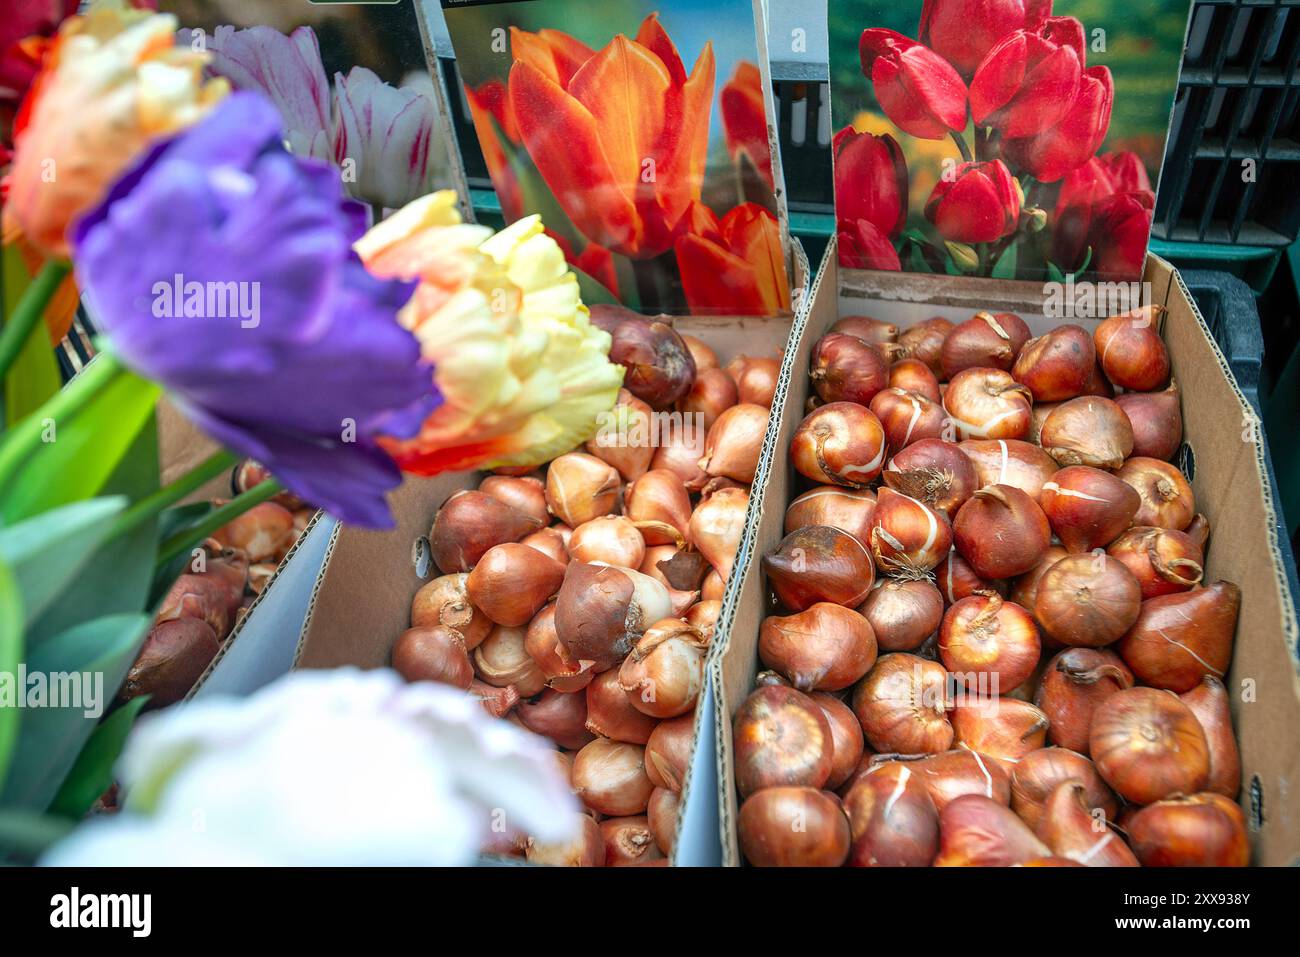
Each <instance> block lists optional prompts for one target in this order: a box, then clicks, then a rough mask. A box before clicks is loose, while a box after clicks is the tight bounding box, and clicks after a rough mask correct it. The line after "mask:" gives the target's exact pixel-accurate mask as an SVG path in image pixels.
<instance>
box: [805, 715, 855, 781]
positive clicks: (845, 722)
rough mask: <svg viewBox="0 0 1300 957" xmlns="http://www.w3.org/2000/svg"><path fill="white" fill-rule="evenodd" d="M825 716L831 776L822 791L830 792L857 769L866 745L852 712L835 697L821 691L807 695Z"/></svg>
mask: <svg viewBox="0 0 1300 957" xmlns="http://www.w3.org/2000/svg"><path fill="white" fill-rule="evenodd" d="M809 697H810V698H812V700H813V701H815V702H817V706H818V707H819V708H821V709H822V714H824V715H826V720H827V722H829V724H830V726H831V757H832V763H831V776H830V777H829V778H827V779H826V790H828V791H834V790H835V789H836V788H838V787H839V786H840V785H842V784H843V783H844V782H845V781H847V780H848V779H849V778H850V777H852V775H853V772H854V771H856V770H857V768H858V764H859V763H860V762H861V761H862V755H863V752H864V750H865V748H866V742H865V740H864V738H863V737H862V725H860V724H858V717H857V715H855V714H854V713H853V709H852V708H850V707H849V706H848V705H846V704H845V703H844V702H843V701H841V700H840V699H839V698H838V697H837V696H835V695H833V694H828V693H827V692H825V691H817V692H814V693H812V694H810V695H809Z"/></svg>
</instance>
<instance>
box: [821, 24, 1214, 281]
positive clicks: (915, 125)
mask: <svg viewBox="0 0 1300 957" xmlns="http://www.w3.org/2000/svg"><path fill="white" fill-rule="evenodd" d="M1188 9H1189V4H1188V0H837V2H835V3H832V4H831V5H830V13H829V19H828V28H829V38H830V76H831V121H832V124H833V126H834V129H835V135H834V140H833V146H832V149H833V152H834V164H835V205H836V232H837V234H838V238H839V255H840V264H841V266H845V267H848V268H860V269H876V270H905V271H908V272H922V273H937V274H939V275H945V274H946V275H964V276H983V277H991V278H994V279H1004V280H1013V279H1018V280H1026V281H1033V282H1052V283H1064V282H1067V281H1068V280H1075V281H1079V282H1136V281H1137V280H1138V279H1140V277H1141V276H1142V268H1143V263H1144V261H1145V259H1146V251H1147V243H1148V240H1149V238H1150V232H1151V220H1152V210H1153V207H1154V205H1155V187H1156V183H1157V179H1158V177H1159V172H1160V164H1161V160H1162V158H1163V156H1164V150H1165V138H1166V135H1167V132H1168V129H1169V117H1170V111H1171V110H1172V108H1173V102H1174V93H1175V89H1176V85H1177V80H1178V68H1179V63H1180V61H1181V59H1182V49H1183V38H1184V35H1185V33H1186V29H1187V16H1188Z"/></svg>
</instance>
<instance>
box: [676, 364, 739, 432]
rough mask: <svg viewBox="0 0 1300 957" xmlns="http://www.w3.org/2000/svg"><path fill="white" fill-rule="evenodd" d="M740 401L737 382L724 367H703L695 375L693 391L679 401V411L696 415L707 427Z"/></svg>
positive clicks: (702, 424) (704, 426) (687, 414)
mask: <svg viewBox="0 0 1300 957" xmlns="http://www.w3.org/2000/svg"><path fill="white" fill-rule="evenodd" d="M739 401H740V394H739V393H738V392H737V391H736V383H735V382H733V381H732V379H731V376H729V375H727V373H726V372H724V371H723V370H722V369H703V370H701V371H700V372H698V373H697V374H696V376H695V384H694V385H692V386H691V391H690V392H688V393H686V395H684V396H682V398H681V399H680V400H678V402H677V411H678V412H681V413H682V414H683V415H686V416H696V417H697V419H698V421H699V423H700V424H701V426H703V428H705V429H707V428H709V427H710V426H712V425H713V423H714V422H716V421H718V416H720V415H722V413H723V412H725V411H726V410H727V409H730V408H731V407H732V406H733V405H735V404H736V403H737V402H739Z"/></svg>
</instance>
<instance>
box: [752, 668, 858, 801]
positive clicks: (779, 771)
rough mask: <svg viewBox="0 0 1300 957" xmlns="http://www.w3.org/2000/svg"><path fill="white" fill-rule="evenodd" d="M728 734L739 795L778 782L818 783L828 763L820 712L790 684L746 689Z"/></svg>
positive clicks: (830, 750)
mask: <svg viewBox="0 0 1300 957" xmlns="http://www.w3.org/2000/svg"><path fill="white" fill-rule="evenodd" d="M732 739H733V741H734V747H735V763H736V787H737V788H738V789H739V790H740V794H741V797H748V796H749V795H751V794H753V793H754V792H756V791H759V790H761V789H763V788H770V787H776V786H780V785H788V786H795V787H810V788H821V787H823V786H824V785H825V784H826V781H827V779H828V778H829V777H830V773H831V769H832V768H833V767H834V743H833V739H832V736H831V726H830V722H828V721H827V720H826V714H825V712H823V711H822V709H821V708H820V707H818V706H817V703H816V702H815V701H813V700H812V699H811V698H809V697H808V696H807V695H806V694H804V693H803V692H802V691H796V690H795V689H794V688H784V687H781V686H780V685H765V686H763V687H761V688H758V689H757V690H755V691H754V692H752V693H751V694H750V695H749V697H748V698H746V699H745V700H744V702H743V703H742V704H741V705H740V708H739V709H737V711H736V717H735V722H734V731H733V735H732Z"/></svg>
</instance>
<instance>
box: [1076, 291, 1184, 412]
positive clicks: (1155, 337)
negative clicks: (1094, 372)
mask: <svg viewBox="0 0 1300 957" xmlns="http://www.w3.org/2000/svg"><path fill="white" fill-rule="evenodd" d="M1164 312H1165V308H1164V306H1154V305H1153V306H1143V307H1141V308H1139V309H1134V310H1133V311H1132V312H1129V313H1126V314H1124V315H1122V316H1111V317H1110V318H1109V319H1106V320H1104V321H1103V322H1102V323H1101V324H1100V325H1098V326H1097V328H1096V329H1094V330H1093V333H1092V341H1093V345H1094V347H1095V348H1096V351H1097V361H1098V362H1099V363H1100V364H1101V368H1102V371H1103V372H1105V373H1106V377H1107V378H1108V379H1110V381H1111V382H1113V383H1115V385H1117V386H1119V387H1120V388H1121V389H1127V390H1129V391H1130V392H1152V391H1154V390H1156V389H1163V388H1164V387H1165V385H1166V384H1167V383H1168V382H1169V350H1168V349H1166V348H1165V344H1164V342H1162V341H1161V339H1160V333H1159V331H1158V329H1157V327H1158V325H1159V321H1160V317H1161V315H1163V314H1164Z"/></svg>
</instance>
